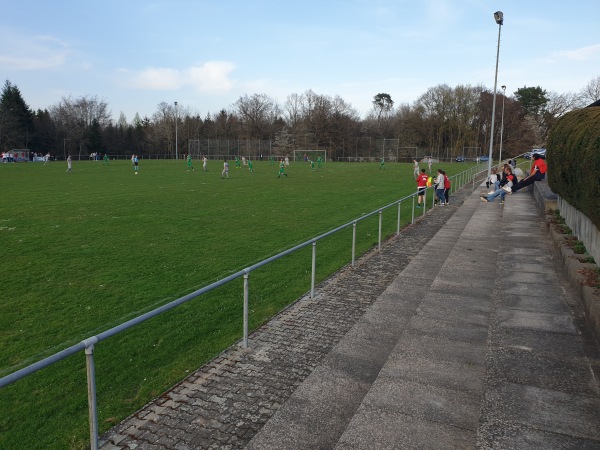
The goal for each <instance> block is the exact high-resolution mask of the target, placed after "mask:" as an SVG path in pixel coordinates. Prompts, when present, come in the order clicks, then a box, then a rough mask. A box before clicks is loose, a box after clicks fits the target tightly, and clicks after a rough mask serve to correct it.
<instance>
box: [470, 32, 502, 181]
mask: <svg viewBox="0 0 600 450" xmlns="http://www.w3.org/2000/svg"><path fill="white" fill-rule="evenodd" d="M501 31H502V22H500V23H498V47H497V49H496V73H495V75H494V100H493V101H492V127H491V131H490V153H489V158H490V159H489V160H488V170H487V179H488V180H489V179H490V176H491V174H492V150H493V148H494V119H495V117H496V88H497V86H498V61H499V59H500V32H501ZM474 183H475V181H473V184H474Z"/></svg>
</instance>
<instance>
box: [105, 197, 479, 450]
mask: <svg viewBox="0 0 600 450" xmlns="http://www.w3.org/2000/svg"><path fill="white" fill-rule="evenodd" d="M468 194H469V193H468V192H467V191H464V192H460V191H459V193H457V194H456V195H455V196H453V199H454V200H455V201H454V205H451V206H449V207H447V208H436V209H435V210H433V211H431V212H429V213H428V214H426V215H425V216H424V217H423V218H421V219H419V220H418V222H417V223H416V224H414V225H411V226H408V227H407V228H405V229H404V230H403V232H402V233H401V235H400V236H399V237H398V238H394V239H391V240H389V241H387V242H385V243H384V245H383V246H382V250H381V252H378V251H377V250H373V251H371V252H370V253H368V254H367V255H365V256H364V257H362V258H360V259H359V260H357V265H356V267H355V268H354V269H353V268H351V267H346V268H344V269H342V270H341V271H339V272H338V273H336V274H335V275H333V276H332V277H331V278H330V279H328V280H326V281H324V282H323V283H321V284H320V285H318V286H317V287H316V296H315V299H310V298H308V297H303V298H301V299H299V300H298V301H297V302H296V303H294V304H293V305H291V306H290V307H288V308H287V309H285V310H284V311H283V312H282V313H280V314H279V315H278V316H276V317H275V318H273V319H272V320H271V321H270V322H269V323H268V324H266V325H265V326H263V327H261V328H259V329H258V330H256V331H255V332H254V333H252V334H251V336H250V339H249V340H250V347H251V349H250V351H244V350H240V348H239V347H237V346H234V347H232V348H230V349H228V350H226V351H225V352H224V353H223V354H222V355H220V356H219V357H217V358H215V359H214V360H213V361H211V362H210V363H208V364H206V365H205V366H204V367H202V368H200V369H199V370H198V371H196V372H194V373H192V374H190V376H189V377H188V378H187V379H185V380H183V381H182V382H181V383H179V384H178V385H177V386H174V387H173V388H172V389H171V390H170V391H169V392H167V393H166V396H165V398H167V399H168V401H169V403H168V407H166V406H165V405H164V403H163V404H162V406H164V407H165V409H163V410H160V411H159V410H157V409H156V406H153V405H152V404H150V405H148V406H146V407H145V408H144V409H142V410H141V411H140V412H138V413H137V414H136V415H134V416H135V417H136V418H132V419H128V420H126V421H124V422H122V423H121V424H119V425H117V426H116V427H114V428H113V429H112V430H111V431H109V432H108V433H106V434H105V435H104V436H102V439H103V442H104V441H106V442H107V444H106V445H108V442H109V441H108V439H107V438H108V437H110V436H113V435H117V434H125V431H127V433H126V434H127V435H128V437H129V439H141V436H142V435H141V430H142V429H143V428H144V426H145V424H146V422H148V421H150V420H151V421H152V422H153V423H154V424H156V425H158V427H162V428H163V429H164V432H163V433H162V434H161V436H171V437H173V438H174V437H175V436H178V437H179V440H178V441H177V443H176V446H179V448H185V447H186V446H187V447H189V448H224V447H223V446H228V447H230V448H235V449H239V448H243V447H244V446H245V445H246V444H247V443H248V442H249V441H250V439H252V437H253V436H254V435H255V434H256V432H257V431H258V430H259V429H260V427H261V426H262V425H263V424H264V423H265V422H266V421H267V420H268V419H269V418H270V417H271V416H272V415H273V414H274V413H275V412H276V411H277V410H278V409H279V408H280V406H281V405H282V404H283V403H284V402H285V401H286V400H287V399H288V398H289V397H290V396H291V395H292V393H293V392H294V391H295V390H296V389H297V387H298V386H300V385H301V383H302V382H303V381H304V380H305V379H306V378H307V377H308V376H309V375H310V374H311V373H312V372H313V370H314V369H315V367H317V366H318V365H319V362H320V361H321V360H322V359H323V358H324V357H325V356H326V355H327V354H328V353H329V352H330V351H331V349H332V348H333V347H334V345H335V344H337V343H338V342H339V341H340V340H341V339H342V337H343V336H344V335H345V334H346V333H347V332H348V331H349V330H350V329H351V328H352V326H353V325H354V324H355V323H356V322H357V321H358V320H359V319H360V318H361V317H362V316H363V315H364V314H365V312H366V311H367V310H368V308H369V307H370V306H371V305H372V304H373V303H374V302H375V300H376V299H377V298H378V297H379V296H380V295H381V294H382V293H383V292H384V291H385V290H386V288H387V287H388V286H389V285H390V284H391V283H392V281H393V280H394V278H395V277H396V275H397V274H398V273H399V272H400V271H401V270H402V269H403V268H404V267H406V266H407V265H408V264H409V263H410V262H411V260H413V259H414V258H415V257H416V256H417V255H418V254H419V251H420V250H421V249H423V248H424V247H425V246H426V245H427V243H428V242H429V241H430V240H431V238H432V237H433V236H434V235H435V234H436V233H437V232H438V231H439V230H440V229H441V228H442V227H443V226H445V225H446V224H447V225H449V226H451V224H452V215H453V214H454V213H455V212H456V211H457V210H458V209H459V205H460V203H461V202H462V199H463V198H465V197H466V196H467V195H468ZM340 358H341V355H340ZM342 360H343V359H339V360H338V361H339V362H340V363H341V362H342ZM225 380H227V381H225ZM184 397H187V399H188V400H187V402H182V401H181V400H182V399H183V398H184ZM163 401H164V400H163ZM157 403H158V402H157ZM167 410H168V411H169V412H168V414H167V412H166V411H167ZM173 411H175V413H176V414H177V416H178V418H179V419H180V420H178V421H174V420H173V419H172V418H171V416H172V413H173ZM224 411H227V412H228V413H229V415H228V416H227V419H226V420H224V421H223V420H222V419H223V417H224V416H222V412H224ZM149 412H153V414H152V415H148V414H149ZM144 414H146V415H148V418H146V416H145V415H144ZM219 419H221V420H222V421H223V422H226V423H224V424H223V425H228V424H231V423H233V424H235V426H234V427H229V428H227V427H223V428H221V427H217V426H216V423H217V422H218V421H219ZM214 421H217V422H214ZM209 424H210V426H209ZM173 429H174V431H172V432H169V431H168V430H173ZM240 430H242V431H243V433H242V432H240ZM217 432H218V433H217ZM159 438H160V437H153V439H159ZM121 442H124V441H121ZM128 442H129V443H130V444H134V442H133V441H128ZM143 444H144V445H146V444H148V445H150V444H151V443H150V442H146V441H143ZM110 445H116V446H117V447H118V448H128V447H127V446H126V445H129V444H123V445H121V444H120V443H118V444H110ZM119 445H121V446H120V447H119ZM138 445H142V441H140V442H139V443H138ZM173 445H175V444H173ZM164 448H168V446H165V447H164ZM173 448H175V446H174V447H173Z"/></svg>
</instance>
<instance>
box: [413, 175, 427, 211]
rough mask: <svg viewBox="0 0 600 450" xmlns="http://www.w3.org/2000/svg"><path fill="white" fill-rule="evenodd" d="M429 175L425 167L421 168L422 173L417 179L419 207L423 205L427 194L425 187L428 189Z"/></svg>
mask: <svg viewBox="0 0 600 450" xmlns="http://www.w3.org/2000/svg"><path fill="white" fill-rule="evenodd" d="M428 178H429V177H428V176H427V174H426V173H425V169H421V173H420V174H419V176H418V177H417V179H416V182H417V208H420V207H421V202H422V201H423V196H424V195H425V189H427V179H428Z"/></svg>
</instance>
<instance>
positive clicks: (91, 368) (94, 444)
mask: <svg viewBox="0 0 600 450" xmlns="http://www.w3.org/2000/svg"><path fill="white" fill-rule="evenodd" d="M486 170H487V168H486V164H479V165H477V166H473V167H470V168H468V169H467V170H465V171H463V172H461V173H459V174H457V175H454V176H452V177H450V179H451V180H452V182H451V187H450V193H452V192H456V190H457V189H459V188H461V187H463V186H465V185H467V184H469V183H472V188H473V189H474V188H475V183H476V179H477V178H480V177H481V176H482V174H484V173H485V171H486ZM482 179H483V178H482ZM430 192H431V199H430V200H428V197H429V193H430ZM416 195H417V192H415V193H413V194H411V195H409V196H406V197H404V198H401V199H399V200H396V201H394V202H392V203H390V204H388V205H386V206H383V207H381V208H378V209H376V210H374V211H372V212H370V213H368V214H365V215H363V216H361V217H360V218H357V219H354V220H352V221H350V222H347V223H345V224H343V225H340V226H338V227H336V228H334V229H332V230H330V231H327V232H326V233H323V234H321V235H319V236H316V237H314V238H312V239H309V240H307V241H305V242H303V243H301V244H298V245H296V246H294V247H292V248H289V249H287V250H285V251H283V252H281V253H278V254H276V255H274V256H271V257H270V258H267V259H265V260H263V261H260V262H258V263H256V264H253V265H251V266H249V267H247V268H245V269H243V270H240V271H238V272H236V273H234V274H231V275H229V276H227V277H225V278H223V279H221V280H219V281H216V282H214V283H212V284H209V285H208V286H205V287H203V288H201V289H198V290H196V291H194V292H192V293H190V294H187V295H185V296H183V297H180V298H178V299H177V300H174V301H172V302H170V303H167V304H165V305H163V306H160V307H158V308H156V309H153V310H152V311H149V312H147V313H145V314H142V315H140V316H138V317H135V318H133V319H131V320H128V321H127V322H124V323H122V324H120V325H117V326H115V327H113V328H110V329H109V330H106V331H104V332H102V333H99V334H97V335H95V336H91V337H89V338H87V339H84V340H83V341H81V342H79V343H78V344H75V345H72V346H70V347H68V348H66V349H64V350H61V351H59V352H57V353H54V354H53V355H51V356H48V357H47V358H44V359H42V360H40V361H38V362H36V363H33V364H31V365H29V366H27V367H24V368H22V369H20V370H17V371H16V372H13V373H11V374H9V375H7V376H5V377H2V378H0V388H2V387H4V386H7V385H9V384H12V383H14V382H16V381H18V380H20V379H22V378H25V377H26V376H28V375H31V374H33V373H35V372H37V371H39V370H41V369H43V368H45V367H48V366H50V365H52V364H54V363H56V362H59V361H61V360H63V359H65V358H67V357H69V356H71V355H73V354H75V353H78V352H80V351H82V350H83V351H84V353H85V358H86V369H87V370H86V372H87V391H88V408H89V428H90V448H91V449H92V450H97V449H98V415H97V406H96V374H95V363H94V348H95V346H96V344H98V343H100V342H102V341H104V340H106V339H108V338H110V337H112V336H114V335H116V334H118V333H121V332H123V331H125V330H128V329H129V328H132V327H134V326H135V325H138V324H140V323H142V322H145V321H146V320H148V319H151V318H153V317H156V316H158V315H159V314H162V313H164V312H166V311H169V310H171V309H174V308H176V307H178V306H180V305H182V304H183V303H186V302H188V301H190V300H192V299H194V298H196V297H198V296H200V295H202V294H205V293H207V292H210V291H212V290H214V289H216V288H218V287H221V286H223V285H225V284H227V283H229V282H230V281H233V280H235V279H237V278H240V277H241V278H243V280H244V300H243V302H244V305H243V337H242V346H243V347H244V348H247V347H248V311H249V308H248V305H249V277H250V273H252V272H253V271H254V270H256V269H259V268H261V267H263V266H265V265H267V264H269V263H271V262H273V261H276V260H278V259H280V258H283V257H284V256H286V255H289V254H291V253H294V252H296V251H297V250H300V249H302V248H304V247H307V246H309V245H310V246H312V264H311V286H310V298H311V299H312V298H314V295H315V282H316V260H317V243H318V242H319V241H320V240H322V239H324V238H326V237H328V236H331V235H333V234H335V233H337V232H339V231H341V230H344V229H346V228H349V227H352V260H351V264H352V267H355V263H356V227H357V225H358V223H359V222H361V221H363V220H366V219H368V218H370V217H372V216H374V215H379V222H378V240H377V250H378V251H380V250H381V244H382V240H383V230H382V228H383V226H382V224H383V211H385V210H387V209H390V208H393V207H394V206H396V205H397V207H398V214H397V227H396V235H399V234H400V230H401V208H402V203H403V202H407V201H411V202H412V206H411V219H410V223H411V224H413V223H414V222H415V220H417V219H418V217H416V212H417V211H416V210H415V197H416ZM428 201H430V204H431V207H433V206H434V202H435V190H434V189H433V187H427V188H426V190H425V196H424V202H423V208H422V212H421V216H424V215H425V214H426V211H427V204H428Z"/></svg>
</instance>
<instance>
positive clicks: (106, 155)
mask: <svg viewBox="0 0 600 450" xmlns="http://www.w3.org/2000/svg"><path fill="white" fill-rule="evenodd" d="M102 159H103V160H104V161H103V163H102V164H104V165H105V166H108V154H106V153H105V154H104V158H102Z"/></svg>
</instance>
